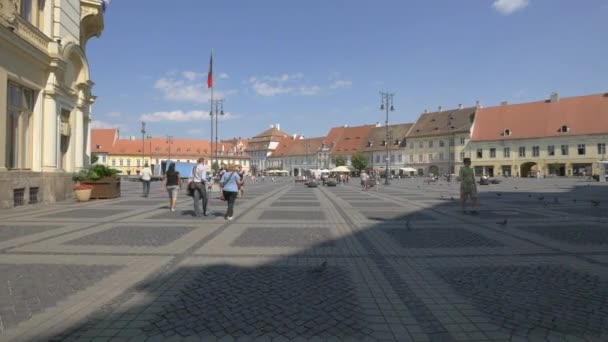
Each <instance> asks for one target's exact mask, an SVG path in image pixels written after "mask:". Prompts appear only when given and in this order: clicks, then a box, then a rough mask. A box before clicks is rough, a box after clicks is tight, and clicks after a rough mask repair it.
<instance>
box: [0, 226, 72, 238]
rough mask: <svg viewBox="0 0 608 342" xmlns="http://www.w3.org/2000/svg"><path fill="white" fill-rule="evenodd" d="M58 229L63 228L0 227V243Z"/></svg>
mask: <svg viewBox="0 0 608 342" xmlns="http://www.w3.org/2000/svg"><path fill="white" fill-rule="evenodd" d="M57 228H61V226H20V225H12V226H0V241H7V240H11V239H15V238H19V237H22V236H26V235H32V234H37V233H42V232H46V231H49V230H53V229H57Z"/></svg>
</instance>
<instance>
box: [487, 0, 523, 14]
mask: <svg viewBox="0 0 608 342" xmlns="http://www.w3.org/2000/svg"><path fill="white" fill-rule="evenodd" d="M528 4H529V2H528V0H495V1H494V4H493V5H492V6H494V9H495V10H497V11H498V12H500V13H502V14H504V15H509V14H511V13H513V12H516V11H519V10H522V9H524V8H526V7H528Z"/></svg>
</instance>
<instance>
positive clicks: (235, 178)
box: [220, 164, 241, 220]
mask: <svg viewBox="0 0 608 342" xmlns="http://www.w3.org/2000/svg"><path fill="white" fill-rule="evenodd" d="M240 184H241V176H239V174H238V172H236V165H235V164H230V166H229V167H228V172H225V173H224V175H223V176H222V179H221V180H220V186H221V187H222V194H223V195H224V199H225V200H226V202H227V203H228V210H226V215H224V219H225V220H232V218H233V216H234V202H235V201H236V196H237V195H238V193H239V187H240Z"/></svg>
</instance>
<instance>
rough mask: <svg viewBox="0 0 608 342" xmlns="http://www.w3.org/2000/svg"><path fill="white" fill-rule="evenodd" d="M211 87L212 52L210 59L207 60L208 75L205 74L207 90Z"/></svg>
mask: <svg viewBox="0 0 608 342" xmlns="http://www.w3.org/2000/svg"><path fill="white" fill-rule="evenodd" d="M211 87H213V51H212V52H211V59H209V73H208V74H207V88H211Z"/></svg>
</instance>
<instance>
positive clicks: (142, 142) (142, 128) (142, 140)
mask: <svg viewBox="0 0 608 342" xmlns="http://www.w3.org/2000/svg"><path fill="white" fill-rule="evenodd" d="M145 136H146V123H145V122H144V121H142V122H141V167H144V160H145V158H146V157H145V154H144V153H145V150H146V141H145Z"/></svg>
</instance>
